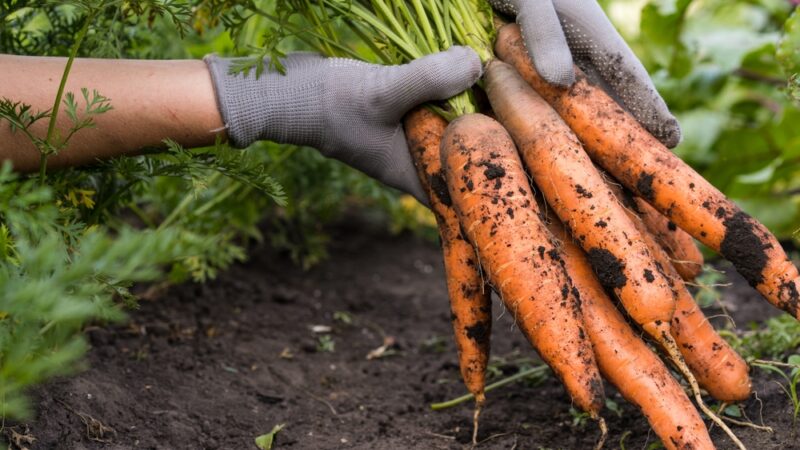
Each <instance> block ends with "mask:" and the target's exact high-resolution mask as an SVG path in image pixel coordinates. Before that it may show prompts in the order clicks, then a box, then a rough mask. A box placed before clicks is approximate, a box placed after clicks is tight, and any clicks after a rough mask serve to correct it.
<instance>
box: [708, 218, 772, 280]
mask: <svg viewBox="0 0 800 450" xmlns="http://www.w3.org/2000/svg"><path fill="white" fill-rule="evenodd" d="M722 223H723V225H725V237H724V238H723V239H722V244H721V245H720V253H722V256H724V257H725V258H726V259H727V260H729V261H731V262H732V263H733V265H734V267H736V270H738V271H739V273H740V274H742V276H743V277H744V279H745V280H747V282H748V283H750V285H751V286H756V285H759V284H761V283H763V282H764V275H763V273H762V272H763V271H764V267H766V266H767V260H768V256H767V253H766V248H768V247H765V246H764V243H763V242H761V238H759V237H758V235H756V230H755V226H754V225H753V219H752V218H751V217H750V216H749V215H747V214H746V213H745V212H742V211H739V212H737V213H736V214H734V215H733V216H732V217H729V218H727V219H725V220H724V221H723V222H722Z"/></svg>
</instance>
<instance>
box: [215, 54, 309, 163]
mask: <svg viewBox="0 0 800 450" xmlns="http://www.w3.org/2000/svg"><path fill="white" fill-rule="evenodd" d="M290 58H291V57H290ZM319 60H320V58H319V57H318V56H316V55H300V57H299V58H291V60H289V59H288V58H287V61H285V62H284V65H285V66H286V71H287V73H286V74H285V75H284V74H280V73H277V72H274V71H265V72H264V73H262V74H261V75H260V76H259V77H256V75H255V71H253V70H251V71H250V72H249V73H247V74H245V73H235V74H234V73H231V72H230V68H231V65H232V63H233V62H234V61H235V60H234V59H228V58H220V57H218V56H216V55H208V56H206V57H205V58H204V61H205V62H206V65H207V66H208V70H209V72H210V74H211V79H212V82H213V85H214V91H215V93H216V98H217V107H218V108H219V111H220V115H221V116H222V120H223V121H224V123H225V129H226V130H227V133H228V137H229V139H230V142H231V144H232V145H233V146H235V147H238V148H244V147H247V146H249V145H250V144H252V143H253V142H255V141H258V140H272V141H276V142H281V143H288V144H297V145H311V146H319V145H321V142H320V141H321V138H320V137H321V136H323V132H324V124H323V120H322V109H323V105H322V98H323V93H324V89H323V88H322V80H321V79H320V78H319V77H314V76H309V74H308V72H309V71H308V70H304V66H309V65H311V64H318V61H319Z"/></svg>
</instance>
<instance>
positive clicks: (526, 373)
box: [431, 364, 549, 411]
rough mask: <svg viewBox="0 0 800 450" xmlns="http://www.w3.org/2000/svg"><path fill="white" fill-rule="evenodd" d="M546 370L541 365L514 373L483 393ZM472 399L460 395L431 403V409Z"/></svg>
mask: <svg viewBox="0 0 800 450" xmlns="http://www.w3.org/2000/svg"><path fill="white" fill-rule="evenodd" d="M548 369H549V367H547V365H545V364H542V365H540V366H536V367H531V368H530V369H525V370H520V371H519V372H517V373H515V374H514V375H511V376H510V377H507V378H503V379H502V380H499V381H495V382H494V383H492V384H490V385H488V386H486V389H485V390H484V392H489V391H492V390H495V389H497V388H500V387H503V386H505V385H507V384H511V383H514V382H516V381H519V380H522V379H524V378H528V377H530V376H533V375H539V374H542V373H544V372H546V371H547V370H548ZM474 398H475V396H474V395H473V394H466V395H462V396H461V397H456V398H454V399H452V400H448V401H446V402H440V403H431V409H432V410H434V411H440V410H442V409H447V408H452V407H453V406H457V405H460V404H462V403H464V402H468V401H470V400H472V399H474Z"/></svg>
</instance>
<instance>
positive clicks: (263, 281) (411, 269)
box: [6, 225, 800, 449]
mask: <svg viewBox="0 0 800 450" xmlns="http://www.w3.org/2000/svg"><path fill="white" fill-rule="evenodd" d="M336 234H337V236H336V238H335V239H334V241H333V242H334V244H333V246H332V248H331V258H330V259H329V260H328V261H327V262H326V263H323V264H322V265H320V266H319V267H317V268H315V269H313V270H310V271H308V272H303V271H302V270H300V269H298V268H295V267H294V266H292V264H291V263H290V262H289V261H288V260H287V259H286V258H284V257H281V256H279V255H275V254H273V253H272V252H271V251H270V250H269V249H267V248H260V249H255V250H254V252H253V255H252V259H251V260H250V261H249V262H247V263H246V264H240V265H237V266H235V267H233V268H231V269H230V270H229V271H228V272H226V273H224V274H222V275H220V277H219V278H218V279H217V280H215V281H212V282H209V283H207V284H205V285H200V284H185V285H182V286H176V287H173V288H171V289H169V290H168V291H167V292H166V293H165V294H164V295H163V296H161V297H160V298H159V299H158V300H155V301H146V302H142V304H141V308H140V309H139V310H137V311H134V312H133V313H132V314H131V317H130V322H129V323H128V324H126V325H120V326H112V327H98V328H95V329H93V330H91V331H89V336H90V340H91V343H92V347H93V348H92V350H91V352H90V353H89V356H88V364H89V366H90V367H91V369H89V370H88V371H86V372H83V373H81V374H79V375H77V376H74V377H70V378H64V379H61V380H58V381H55V382H52V383H50V384H49V385H47V386H44V387H43V388H41V389H39V390H38V391H37V392H36V393H35V398H36V400H37V403H36V405H37V414H38V417H37V418H36V419H35V420H34V421H33V422H31V423H29V424H28V427H29V428H28V429H27V434H28V435H30V436H33V437H35V438H36V443H35V444H34V445H32V446H31V448H33V449H73V448H78V449H128V448H152V449H203V448H207V449H212V448H214V449H251V448H252V449H254V448H255V445H254V438H255V437H256V436H258V435H260V434H263V433H266V432H268V431H269V430H270V429H272V427H273V426H274V425H276V424H286V428H285V429H284V430H283V431H281V432H280V433H279V434H278V436H277V440H276V447H275V448H278V449H281V448H297V449H327V448H360V449H405V448H415V449H436V448H465V447H467V443H468V442H469V439H470V433H471V415H472V414H471V413H472V411H471V405H469V404H463V405H461V406H458V407H455V408H451V409H447V410H444V411H439V412H434V411H431V410H430V409H429V407H428V405H429V404H430V403H431V402H435V401H442V400H446V399H451V398H454V397H457V396H459V395H461V394H462V393H463V392H464V388H463V387H462V385H461V383H460V381H459V373H458V367H457V362H456V353H455V347H454V344H453V342H452V340H451V337H450V334H451V330H450V313H449V310H448V305H447V297H446V291H445V283H444V275H443V269H442V266H441V262H440V255H439V249H438V247H437V246H436V245H435V244H432V243H428V242H423V241H421V240H418V239H416V238H413V237H409V236H400V237H392V236H389V235H386V234H384V233H382V232H378V231H374V230H371V229H370V228H369V227H365V226H362V225H359V226H358V227H353V228H349V229H348V228H339V229H337V230H336ZM731 279H732V281H733V282H734V286H733V287H731V288H727V290H726V291H725V293H726V297H725V302H726V303H727V304H728V306H729V308H730V309H731V312H732V314H733V316H734V318H735V319H736V321H737V323H739V324H740V326H741V325H744V324H746V323H747V322H748V321H749V320H751V319H752V320H763V319H765V318H766V317H769V316H770V315H774V314H775V311H774V310H772V309H771V307H769V306H768V304H767V303H766V302H765V301H762V300H760V299H759V298H758V295H757V294H755V293H754V292H753V291H752V289H751V288H749V287H748V286H747V284H746V283H745V282H744V281H743V280H741V278H739V277H731ZM498 303H499V302H495V312H496V316H497V319H496V322H495V324H494V326H493V336H492V337H493V342H492V345H493V354H494V355H498V356H504V357H507V358H509V359H512V360H516V359H519V358H523V357H529V356H532V355H533V352H532V351H531V350H530V349H529V346H528V344H527V343H526V342H525V341H524V340H523V338H522V337H521V336H520V333H519V331H518V330H517V329H516V328H514V327H513V325H512V322H511V320H510V316H509V314H502V313H501V310H500V308H499V305H498ZM337 312H338V313H337ZM341 312H346V313H347V315H346V317H350V318H351V319H352V322H351V323H350V324H346V323H344V322H343V321H342V320H341V318H342V317H343V315H342V314H341ZM337 317H338V318H339V320H337V319H336V318H337ZM317 325H325V326H329V327H331V328H332V333H331V334H330V338H331V339H332V342H333V344H334V347H333V348H332V349H330V350H331V351H321V348H322V347H324V345H322V344H321V343H320V342H321V341H320V336H322V334H319V333H315V332H314V331H312V327H314V326H317ZM387 339H390V340H391V339H393V340H394V341H395V342H396V346H395V347H390V350H391V351H390V353H394V354H392V355H388V356H384V357H382V358H377V359H371V360H368V359H367V354H368V353H370V352H371V351H373V350H375V349H377V348H378V347H380V346H381V345H383V344H384V342H385V341H386V340H387ZM282 355H283V356H282ZM499 367H500V369H503V370H505V371H506V372H508V373H509V374H510V373H514V372H515V371H516V370H517V369H516V367H515V366H514V365H512V364H509V365H505V366H504V365H500V366H499ZM775 380H776V378H774V377H770V376H766V375H764V374H762V373H756V375H755V389H756V391H757V392H758V398H759V399H760V401H757V400H755V399H753V400H750V401H748V402H746V405H747V413H748V415H749V416H750V417H751V418H752V419H754V420H756V421H760V420H761V418H762V417H763V421H764V423H766V424H768V425H771V426H772V427H774V428H775V430H776V432H775V433H773V434H769V433H765V432H761V431H756V430H752V429H742V428H737V429H736V430H737V431H738V434H739V436H740V437H741V439H742V440H743V441H744V442H745V443H746V444H748V446H749V448H752V449H789V448H800V444H799V443H798V437H797V435H796V433H795V431H794V429H793V427H792V422H791V409H790V408H791V407H790V403H789V401H788V399H787V397H786V396H785V394H784V393H783V392H782V391H781V389H780V387H779V386H778V385H777V384H776V383H775V382H774V381H775ZM606 392H607V393H608V394H609V397H610V398H611V399H612V400H614V401H615V402H617V403H619V404H620V405H621V406H622V411H623V412H622V415H621V417H617V416H616V415H615V414H614V413H612V412H611V411H606V417H607V419H608V420H609V428H610V430H611V435H610V437H609V441H608V442H609V444H608V445H607V448H618V447H619V443H620V439H621V437H622V436H623V434H624V435H626V436H627V437H626V438H625V446H626V448H628V449H642V448H645V447H646V445H647V442H650V443H652V442H653V441H654V440H655V437H654V436H653V435H652V433H650V432H649V427H648V425H647V423H646V422H645V420H644V419H643V418H642V416H641V415H640V414H639V412H638V411H637V410H636V409H635V408H633V407H631V406H630V405H627V404H626V403H624V401H623V400H622V399H621V398H619V396H618V395H617V394H616V393H615V391H613V389H611V388H608V389H607V390H606ZM488 398H489V401H488V406H487V408H486V409H485V411H484V413H483V415H482V420H481V431H480V436H479V439H480V440H482V441H484V442H483V443H482V444H481V446H480V448H486V449H510V448H518V449H536V448H540V447H547V448H562V449H587V448H591V446H592V444H593V443H594V441H595V439H596V438H597V431H596V429H595V427H594V426H593V425H592V424H591V423H589V424H585V425H574V424H573V417H572V415H571V414H570V412H569V409H570V402H569V400H568V399H567V397H566V395H565V393H564V391H563V389H562V388H561V387H560V386H559V384H558V382H557V381H556V380H555V379H554V378H553V377H552V376H550V377H549V378H548V379H546V380H545V381H544V382H543V383H541V384H539V385H537V386H534V385H530V384H526V383H517V384H513V385H510V386H506V387H504V388H501V389H500V390H496V391H493V392H491V393H490V394H489V396H488ZM104 427H107V428H104ZM108 428H111V429H113V430H114V432H112V431H109V429H108ZM14 429H15V430H16V432H18V433H25V432H26V428H25V426H24V425H20V426H17V427H15V428H14ZM6 433H8V430H6ZM713 436H714V439H715V442H717V445H718V447H719V448H725V449H727V448H731V447H732V446H731V444H730V441H729V440H727V439H726V438H725V437H723V436H722V435H721V433H719V431H718V430H716V429H715V430H713ZM98 440H106V441H108V442H106V443H103V442H98Z"/></svg>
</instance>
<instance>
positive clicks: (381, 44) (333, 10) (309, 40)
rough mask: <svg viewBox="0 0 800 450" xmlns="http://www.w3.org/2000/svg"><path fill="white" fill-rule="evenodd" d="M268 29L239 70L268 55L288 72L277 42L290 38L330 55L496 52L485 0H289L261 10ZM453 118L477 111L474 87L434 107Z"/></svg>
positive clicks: (373, 57) (485, 55) (396, 58)
mask: <svg viewBox="0 0 800 450" xmlns="http://www.w3.org/2000/svg"><path fill="white" fill-rule="evenodd" d="M257 14H258V15H259V16H261V17H262V18H263V19H264V21H266V22H267V23H261V26H264V25H266V26H267V27H268V29H269V31H268V33H265V36H264V43H265V45H264V47H263V48H262V49H261V52H260V54H259V55H257V57H256V58H252V59H249V60H245V61H243V63H242V64H241V65H240V66H238V67H237V69H239V70H249V69H251V68H255V69H256V73H260V72H261V71H263V64H264V62H263V61H264V57H265V56H270V57H271V58H270V62H269V64H271V65H272V66H273V68H275V69H277V70H283V67H282V66H281V63H280V57H281V56H283V53H281V52H280V51H279V50H277V48H278V45H279V44H280V43H281V42H282V41H284V40H286V39H289V38H293V39H297V40H300V41H302V42H303V43H304V44H306V46H308V47H310V48H312V49H314V50H316V51H318V52H320V53H322V54H324V55H327V56H336V57H346V58H354V59H359V60H363V61H369V62H380V63H383V64H403V63H407V62H410V61H412V60H414V59H417V58H420V57H422V56H425V55H429V54H432V53H437V52H440V51H442V50H446V49H448V48H450V47H451V46H454V45H465V46H469V47H471V48H472V49H473V50H475V52H476V53H477V54H478V56H479V57H480V59H481V61H482V62H484V63H485V62H487V61H489V60H490V59H491V58H492V56H493V54H492V41H493V38H494V27H493V24H492V11H491V7H490V6H489V4H488V3H487V2H486V1H484V0H289V1H286V2H283V4H282V5H281V6H279V7H277V8H276V10H275V11H274V13H271V12H267V11H263V10H259V11H258V12H257ZM433 108H434V109H435V110H436V112H437V113H439V114H441V115H442V116H443V117H445V118H446V119H448V120H452V119H454V118H456V117H458V116H461V115H464V114H467V113H471V112H475V111H476V106H475V101H474V99H473V98H472V95H471V93H470V92H469V91H465V92H463V93H461V94H459V95H457V96H455V97H452V98H451V99H449V100H448V101H447V103H446V106H444V107H441V106H433Z"/></svg>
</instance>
